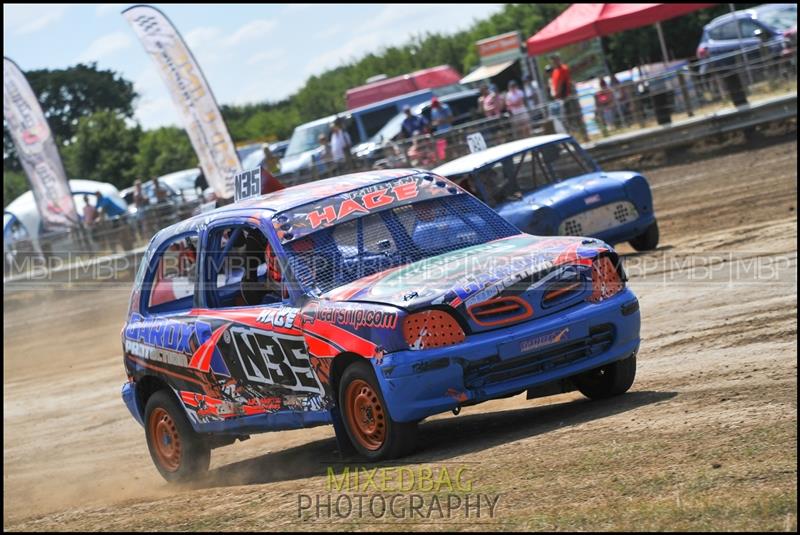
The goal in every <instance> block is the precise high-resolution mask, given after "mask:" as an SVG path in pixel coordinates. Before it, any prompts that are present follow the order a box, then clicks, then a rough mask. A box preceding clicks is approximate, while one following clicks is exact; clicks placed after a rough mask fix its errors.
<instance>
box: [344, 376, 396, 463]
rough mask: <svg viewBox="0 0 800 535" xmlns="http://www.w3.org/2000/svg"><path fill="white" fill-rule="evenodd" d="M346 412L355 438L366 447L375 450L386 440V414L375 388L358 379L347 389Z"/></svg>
mask: <svg viewBox="0 0 800 535" xmlns="http://www.w3.org/2000/svg"><path fill="white" fill-rule="evenodd" d="M344 400H345V407H344V409H345V411H344V412H345V414H346V415H347V422H348V425H349V427H350V430H351V431H352V433H353V435H355V439H356V440H357V441H358V443H359V444H360V445H361V446H363V447H364V448H366V449H368V450H370V451H375V450H378V449H380V447H381V446H383V443H384V441H385V440H386V414H385V412H384V410H383V405H381V400H380V397H378V393H377V392H375V389H373V388H372V386H371V385H370V384H369V383H367V382H366V381H362V380H361V379H356V380H355V381H353V382H352V383H350V384H349V385H347V390H346V391H345V396H344Z"/></svg>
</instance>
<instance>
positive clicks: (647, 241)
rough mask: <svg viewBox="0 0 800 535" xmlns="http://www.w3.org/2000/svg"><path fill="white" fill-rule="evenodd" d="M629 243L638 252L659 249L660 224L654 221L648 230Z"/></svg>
mask: <svg viewBox="0 0 800 535" xmlns="http://www.w3.org/2000/svg"><path fill="white" fill-rule="evenodd" d="M628 243H630V244H631V247H633V248H634V249H636V250H637V251H652V250H653V249H655V248H656V247H658V222H657V221H653V222H652V223H651V224H650V226H649V227H647V230H645V231H644V232H643V233H641V234H639V235H638V236H636V237H635V238H634V239H632V240H630V241H629V242H628Z"/></svg>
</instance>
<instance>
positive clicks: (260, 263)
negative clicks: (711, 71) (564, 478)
mask: <svg viewBox="0 0 800 535" xmlns="http://www.w3.org/2000/svg"><path fill="white" fill-rule="evenodd" d="M625 280H626V277H625V273H624V271H623V269H622V267H621V265H620V262H619V258H618V255H617V254H616V253H615V252H614V250H613V249H612V248H611V247H610V246H608V245H606V244H604V243H602V242H601V241H599V240H594V239H586V238H575V237H566V238H545V237H540V236H531V235H529V234H525V233H523V232H521V231H520V230H519V229H517V228H516V227H514V226H513V225H512V224H511V223H509V222H508V221H506V220H504V219H503V218H501V217H500V216H499V215H498V214H497V213H496V212H494V211H493V210H491V209H490V208H488V207H487V206H486V205H485V204H483V203H482V202H480V201H479V200H478V199H476V198H475V197H473V196H472V195H470V194H469V193H467V192H466V191H465V190H464V189H462V188H460V187H458V186H457V185H455V184H454V183H452V182H450V181H449V180H447V179H445V178H443V177H440V176H437V175H435V174H433V173H430V172H427V171H419V170H392V171H376V172H369V173H358V174H353V175H346V176H339V177H334V178H330V179H327V180H321V181H317V182H313V183H308V184H303V185H300V186H294V187H290V188H287V189H284V190H282V191H279V192H275V193H271V194H268V195H263V196H260V197H256V198H252V199H246V200H244V201H240V202H238V203H236V204H234V205H230V206H226V207H222V208H218V209H216V210H214V211H212V212H209V213H205V214H202V215H200V216H196V217H192V218H190V219H188V220H185V221H183V222H181V223H178V224H176V225H173V226H170V227H168V228H166V229H164V230H162V231H160V232H159V233H157V234H156V235H155V236H154V237H153V239H152V240H151V242H150V244H149V246H148V250H147V252H146V254H145V255H144V257H143V260H142V264H141V266H140V268H139V270H138V274H137V276H136V278H135V283H134V287H133V292H132V296H131V300H130V310H129V313H128V317H127V321H126V324H125V326H124V328H123V331H122V346H123V353H124V366H125V373H126V375H127V377H128V378H129V380H128V382H126V383H125V385H124V387H123V389H122V397H123V399H124V401H125V403H126V405H127V407H128V409H129V410H130V412H131V414H132V415H133V417H134V418H135V419H136V420H137V421H138V422H139V423H140V424H142V425H143V427H144V430H145V437H146V441H147V445H148V448H149V450H150V455H151V457H152V460H153V462H154V463H155V465H156V467H157V469H158V470H159V472H160V473H161V474H162V476H163V477H164V478H165V479H167V480H169V481H185V480H190V479H193V478H195V477H197V476H199V475H201V474H202V473H203V472H205V471H206V470H207V469H208V466H209V459H210V450H211V449H212V448H216V447H219V446H223V445H226V444H231V443H233V442H234V441H236V440H237V439H244V438H246V437H247V436H248V435H250V434H251V433H257V432H264V431H274V430H283V429H296V428H302V427H312V426H316V425H322V424H333V426H334V430H335V432H336V437H337V440H338V441H339V443H340V447H342V448H345V447H347V448H349V447H352V448H354V449H355V451H357V452H358V453H359V454H361V455H363V456H364V457H366V458H367V459H369V460H380V459H389V458H393V457H398V456H401V455H404V454H406V453H408V452H410V451H411V450H412V449H413V448H414V444H415V437H416V431H417V423H418V422H419V421H420V420H422V419H424V418H426V417H428V416H431V415H434V414H438V413H442V412H447V411H455V412H458V411H459V410H460V408H461V407H463V406H467V405H473V404H476V403H480V402H483V401H486V400H489V399H494V398H501V397H506V396H510V395H514V394H519V393H522V392H525V391H526V390H527V392H528V396H529V397H539V396H545V395H551V394H555V393H561V392H566V391H570V390H574V389H577V390H579V391H581V392H582V393H583V394H585V395H586V396H588V397H589V398H592V399H601V398H608V397H611V396H615V395H618V394H622V393H624V392H625V391H627V390H628V389H629V388H630V386H631V384H632V383H633V380H634V377H635V373H636V353H637V351H638V349H639V341H640V335H639V328H640V319H639V303H638V301H637V299H636V296H635V295H634V294H633V292H632V291H631V290H630V289H629V288H627V287H626V285H625Z"/></svg>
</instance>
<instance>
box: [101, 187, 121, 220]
mask: <svg viewBox="0 0 800 535" xmlns="http://www.w3.org/2000/svg"><path fill="white" fill-rule="evenodd" d="M95 196H96V197H97V204H96V205H95V206H96V208H97V212H98V215H99V214H100V213H102V214H103V215H104V216H106V217H109V218H111V217H118V216H121V215H124V214H125V208H124V207H123V206H121V205H119V204H118V203H116V202H114V200H113V199H112V198H111V197H104V196H103V194H102V193H100V192H99V191H98V192H96V193H95Z"/></svg>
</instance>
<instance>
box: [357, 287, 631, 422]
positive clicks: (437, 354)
mask: <svg viewBox="0 0 800 535" xmlns="http://www.w3.org/2000/svg"><path fill="white" fill-rule="evenodd" d="M639 324H640V316H639V308H638V301H637V299H636V297H635V296H634V295H633V292H631V291H630V290H629V289H627V288H626V289H625V290H624V291H622V292H620V293H619V294H617V295H615V296H614V297H612V298H611V299H608V300H606V301H604V302H602V303H599V304H592V305H586V306H581V307H578V308H576V309H574V310H572V311H570V310H568V311H565V312H561V313H556V314H553V315H552V316H548V317H545V318H542V319H540V320H532V321H528V322H525V323H522V324H519V325H516V326H513V327H508V328H505V329H498V330H495V331H491V332H488V333H481V334H475V335H471V336H468V337H467V339H466V340H465V341H464V342H463V343H461V344H458V345H455V346H450V347H445V348H439V349H431V350H426V351H400V352H397V353H391V354H389V355H387V356H385V357H384V358H383V359H381V360H380V361H379V360H377V359H373V360H372V363H373V366H374V367H375V373H376V376H377V377H378V382H379V383H380V385H381V390H382V392H383V396H384V399H385V400H386V404H387V406H388V407H387V409H388V411H389V414H390V415H391V417H392V418H393V419H394V420H397V421H400V422H409V421H416V420H420V419H422V418H425V417H427V416H431V415H434V414H438V413H441V412H446V411H449V410H452V409H454V408H456V407H458V406H461V405H467V404H474V403H478V402H481V401H486V400H489V399H493V398H498V397H502V396H504V395H507V394H512V393H514V392H521V391H523V390H526V389H528V388H531V387H534V386H538V385H542V384H546V383H550V382H553V381H558V380H560V379H564V378H567V377H570V376H573V375H576V374H579V373H581V372H584V371H587V370H590V369H593V368H597V367H599V366H603V365H605V364H608V363H610V362H614V361H616V360H621V359H624V358H626V357H629V356H631V355H633V354H635V353H636V351H638V348H639V340H640V339H639Z"/></svg>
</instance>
